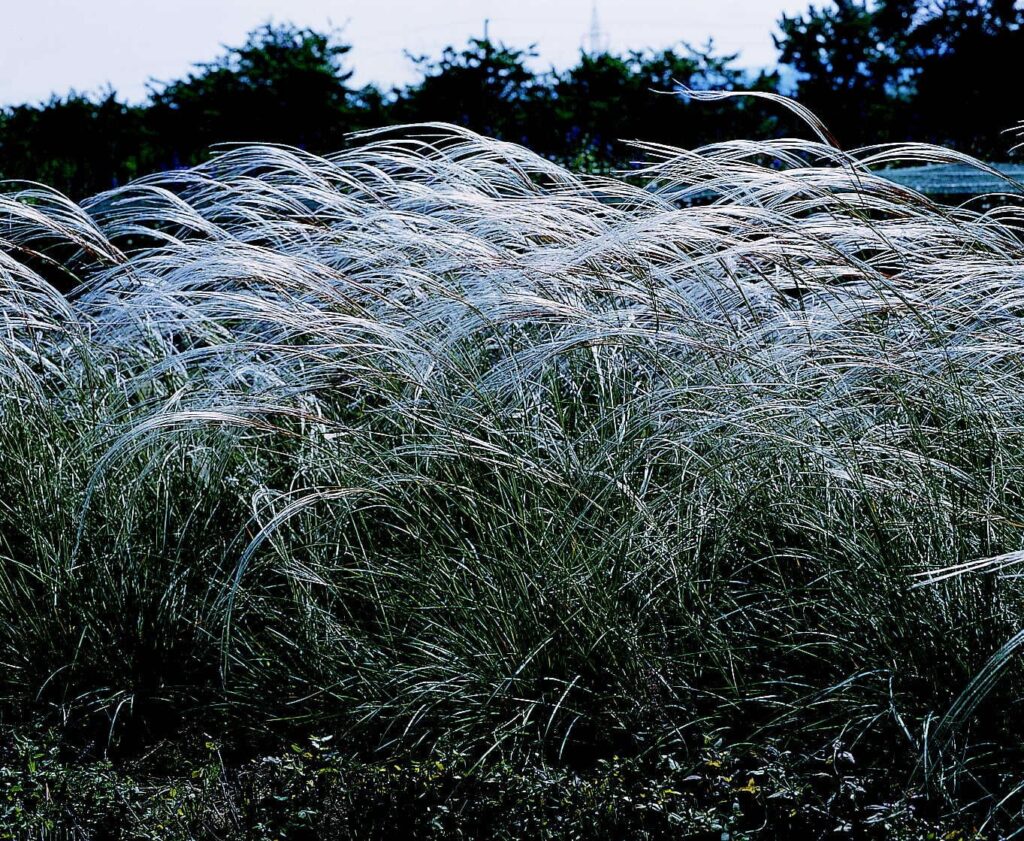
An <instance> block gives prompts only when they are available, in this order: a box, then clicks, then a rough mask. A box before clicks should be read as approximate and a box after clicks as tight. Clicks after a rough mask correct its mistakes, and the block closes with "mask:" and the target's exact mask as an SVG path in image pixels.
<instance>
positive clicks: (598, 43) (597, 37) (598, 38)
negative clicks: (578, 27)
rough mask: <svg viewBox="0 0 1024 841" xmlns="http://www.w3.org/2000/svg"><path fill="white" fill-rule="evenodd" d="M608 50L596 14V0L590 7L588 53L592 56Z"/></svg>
mask: <svg viewBox="0 0 1024 841" xmlns="http://www.w3.org/2000/svg"><path fill="white" fill-rule="evenodd" d="M605 52H608V44H607V41H606V40H605V37H604V33H603V32H602V31H601V19H600V18H599V17H598V15H597V0H594V3H593V6H591V9H590V54H591V55H592V56H596V55H600V54H601V53H605Z"/></svg>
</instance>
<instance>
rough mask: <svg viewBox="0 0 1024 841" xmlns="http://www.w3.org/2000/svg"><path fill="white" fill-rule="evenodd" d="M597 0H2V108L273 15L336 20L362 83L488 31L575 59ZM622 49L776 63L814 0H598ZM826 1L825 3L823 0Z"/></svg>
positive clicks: (121, 77)
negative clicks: (775, 37) (781, 28)
mask: <svg viewBox="0 0 1024 841" xmlns="http://www.w3.org/2000/svg"><path fill="white" fill-rule="evenodd" d="M593 5H594V3H593V0H502V2H496V1H495V0H0V104H14V103H21V102H38V101H42V100H45V99H48V98H49V97H50V96H51V95H52V94H54V93H60V94H64V93H67V92H68V91H69V90H70V89H75V90H77V91H81V92H97V91H99V90H100V89H102V88H104V87H105V86H106V85H108V84H109V85H111V86H113V88H114V89H115V90H116V91H118V92H119V93H120V94H121V95H122V96H124V97H127V98H128V99H129V100H131V101H140V100H141V99H143V98H144V97H145V94H146V83H147V81H149V80H151V79H156V80H171V79H176V78H181V77H182V76H183V75H185V74H186V73H187V72H188V71H189V69H190V68H191V66H192V65H193V64H194V63H196V62H200V61H208V60H210V59H213V58H214V57H216V56H217V55H218V54H220V53H221V52H222V48H223V45H225V44H226V45H238V44H241V43H242V42H243V41H244V39H245V35H246V33H247V32H249V31H250V30H252V29H254V28H256V27H257V26H259V25H261V24H263V23H266V22H268V21H271V20H273V21H277V22H285V21H289V22H292V23H295V24H298V25H300V26H309V27H313V28H315V29H321V30H322V29H327V28H331V27H335V28H338V29H340V30H341V33H342V40H344V41H346V42H348V43H350V44H352V45H353V50H352V52H351V53H350V54H349V66H350V67H352V68H353V69H355V71H356V75H355V78H354V81H355V82H356V83H357V84H363V83H366V82H377V83H379V84H382V85H384V86H385V87H390V86H391V85H394V84H400V83H403V82H408V81H412V80H413V79H414V78H415V77H416V75H415V71H414V68H413V67H412V65H411V63H410V61H409V60H408V58H407V57H406V56H405V51H409V52H411V53H414V54H417V55H423V54H426V55H437V54H438V53H440V51H441V50H442V49H443V48H444V47H445V46H446V45H449V44H454V45H456V46H460V45H462V44H465V42H466V40H467V39H468V38H469V37H471V36H479V35H481V34H482V33H483V31H484V21H485V20H487V19H489V21H490V22H489V27H490V35H491V37H492V38H493V39H495V40H500V41H504V42H505V43H507V44H509V45H510V46H519V47H524V46H527V45H529V44H534V43H535V44H536V45H537V49H538V52H539V53H540V57H539V58H538V59H537V60H536V61H535V62H534V65H535V66H536V67H537V68H538V69H545V68H547V67H550V66H552V65H553V66H556V67H565V66H568V65H569V64H571V63H572V62H573V61H574V60H575V58H576V57H577V56H578V54H579V50H580V48H581V46H584V45H586V44H587V43H589V33H590V30H591V19H592V9H593ZM596 5H597V11H598V18H599V21H600V25H601V31H602V33H603V37H604V39H605V40H606V42H607V46H608V47H610V48H611V49H612V50H626V49H632V48H642V47H663V46H670V45H673V44H677V43H678V42H680V41H689V42H691V43H694V44H702V43H704V42H705V41H706V40H707V39H708V38H709V37H713V38H714V40H715V45H716V49H718V50H719V51H724V52H739V53H741V64H742V65H743V66H745V67H751V68H754V67H763V66H769V65H772V64H773V63H774V61H775V50H774V47H773V45H772V39H771V36H772V33H773V32H774V31H775V29H776V27H775V22H776V21H777V20H778V18H779V16H780V15H781V13H782V12H783V11H788V12H790V13H792V12H797V11H801V10H803V9H806V8H807V6H808V5H809V0H597V4H596ZM819 5H821V4H820V3H819Z"/></svg>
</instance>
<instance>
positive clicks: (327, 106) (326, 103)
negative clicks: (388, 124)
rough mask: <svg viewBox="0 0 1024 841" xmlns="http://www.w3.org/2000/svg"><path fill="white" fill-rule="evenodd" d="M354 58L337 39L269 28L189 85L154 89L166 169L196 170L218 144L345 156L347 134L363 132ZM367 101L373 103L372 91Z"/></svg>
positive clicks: (152, 121) (150, 117) (153, 121)
mask: <svg viewBox="0 0 1024 841" xmlns="http://www.w3.org/2000/svg"><path fill="white" fill-rule="evenodd" d="M349 50H350V47H349V46H348V45H347V44H343V43H341V42H340V41H339V40H338V38H337V34H336V33H326V34H325V33H319V32H314V31H313V30H310V29H300V28H297V27H294V26H291V25H270V24H268V25H266V26H264V27H263V28H261V29H258V30H256V31H255V32H253V33H251V34H250V35H249V37H248V40H247V41H246V42H245V44H243V45H242V46H241V47H237V48H232V49H229V50H228V51H227V52H226V53H225V54H224V55H223V56H221V57H220V58H218V59H217V60H215V61H213V62H210V63H208V64H201V65H198V67H197V69H196V72H194V73H191V74H189V76H187V77H186V78H185V79H182V80H180V81H175V82H170V83H167V84H163V85H160V84H157V85H153V86H152V89H151V92H150V97H151V103H152V104H151V107H150V108H149V109H148V111H147V115H146V116H147V123H148V125H149V128H150V130H151V132H152V135H153V137H154V139H155V142H156V143H157V144H158V146H159V148H160V156H161V157H162V160H161V165H163V166H182V165H187V164H191V163H195V162H196V161H198V160H201V159H202V158H203V157H204V156H205V155H206V154H207V150H208V147H209V146H210V145H211V144H214V143H219V142H229V141H260V142H277V143H286V144H290V145H294V146H299V147H302V148H307V149H311V150H315V151H318V152H325V151H333V150H335V149H338V148H341V147H342V146H343V145H344V142H345V134H346V133H347V132H349V131H351V130H352V129H354V128H361V127H363V126H364V123H363V122H362V121H361V119H360V117H361V116H362V114H363V113H364V111H363V108H361V107H360V95H359V94H357V92H356V91H353V90H352V89H351V88H350V87H349V86H348V82H349V79H350V78H351V76H352V73H351V71H349V70H348V69H346V68H345V66H344V64H343V59H344V57H345V56H346V55H347V54H348V52H349ZM361 99H362V101H363V103H364V104H365V103H367V102H370V101H371V100H373V91H372V90H371V91H364V92H361Z"/></svg>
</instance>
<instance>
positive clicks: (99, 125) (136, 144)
mask: <svg viewBox="0 0 1024 841" xmlns="http://www.w3.org/2000/svg"><path fill="white" fill-rule="evenodd" d="M142 123H143V117H142V111H141V109H139V108H136V107H132V106H129V105H127V104H125V103H124V102H122V101H121V100H119V99H118V98H117V96H116V95H115V94H114V92H113V91H107V92H105V93H104V94H103V95H102V96H100V97H99V98H92V97H88V96H85V95H83V94H79V93H74V92H72V93H69V94H68V95H67V96H64V97H53V98H52V99H50V101H49V102H46V103H44V104H40V105H19V106H16V107H14V108H10V109H7V110H6V111H3V112H0V178H4V179H7V178H10V179H27V180H31V181H39V182H41V183H44V184H48V185H49V186H51V187H55V188H56V189H58V190H61V191H62V192H64V193H66V194H68V195H70V196H73V197H78V198H80V197H82V196H85V195H88V194H90V193H95V192H99V191H101V190H107V189H110V188H111V187H115V186H117V185H118V184H123V183H125V182H126V181H128V180H130V179H132V178H134V177H135V176H137V175H139V174H141V173H142V172H143V171H145V170H146V169H147V168H149V166H150V164H151V162H150V161H148V160H147V159H146V157H145V149H144V147H145V143H144V137H143V124H142Z"/></svg>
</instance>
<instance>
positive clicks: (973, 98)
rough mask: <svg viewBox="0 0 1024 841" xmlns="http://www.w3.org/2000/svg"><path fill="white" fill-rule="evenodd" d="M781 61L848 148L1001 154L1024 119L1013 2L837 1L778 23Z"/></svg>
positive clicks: (1022, 33)
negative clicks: (912, 144)
mask: <svg viewBox="0 0 1024 841" xmlns="http://www.w3.org/2000/svg"><path fill="white" fill-rule="evenodd" d="M779 26H780V30H781V34H780V35H779V36H777V37H776V44H777V46H778V48H779V51H780V60H781V61H782V63H784V64H788V65H790V66H791V67H793V68H794V69H795V70H796V71H797V72H798V73H799V76H800V77H799V82H798V86H797V90H796V96H797V98H798V99H799V100H800V101H801V102H803V104H804V105H807V106H808V107H809V108H811V109H812V110H813V111H815V112H816V113H817V114H818V115H819V116H821V117H822V118H823V119H824V120H825V122H826V123H827V124H828V125H829V126H830V128H831V129H832V131H833V133H834V134H835V135H836V136H837V137H838V138H839V140H840V141H841V142H842V143H843V144H844V145H846V146H855V145H860V144H865V143H875V142H880V141H887V140H922V141H930V142H934V143H940V144H943V145H950V146H953V147H955V148H958V149H960V150H962V151H966V152H970V153H973V154H976V155H980V156H983V157H1002V156H1003V155H1005V153H1006V149H1007V147H1008V145H1009V144H1007V143H1006V142H1005V138H1003V137H1002V135H1001V132H1002V130H1003V129H1005V128H1007V127H1009V126H1010V125H1011V124H1012V123H1013V121H1014V119H1017V118H1018V116H1019V114H1021V113H1024V90H1022V89H1021V87H1020V86H1019V85H1015V84H1012V83H1011V82H1010V80H1011V79H1015V78H1016V76H1018V75H1019V65H1020V60H1019V56H1020V55H1022V54H1024V8H1021V7H1020V5H1019V4H1018V3H1017V2H1015V0H836V2H835V4H834V6H830V7H822V8H818V7H816V6H811V7H810V8H809V9H808V11H807V12H806V13H804V14H802V15H796V16H793V17H789V16H784V17H783V18H782V20H781V21H780V24H779Z"/></svg>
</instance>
